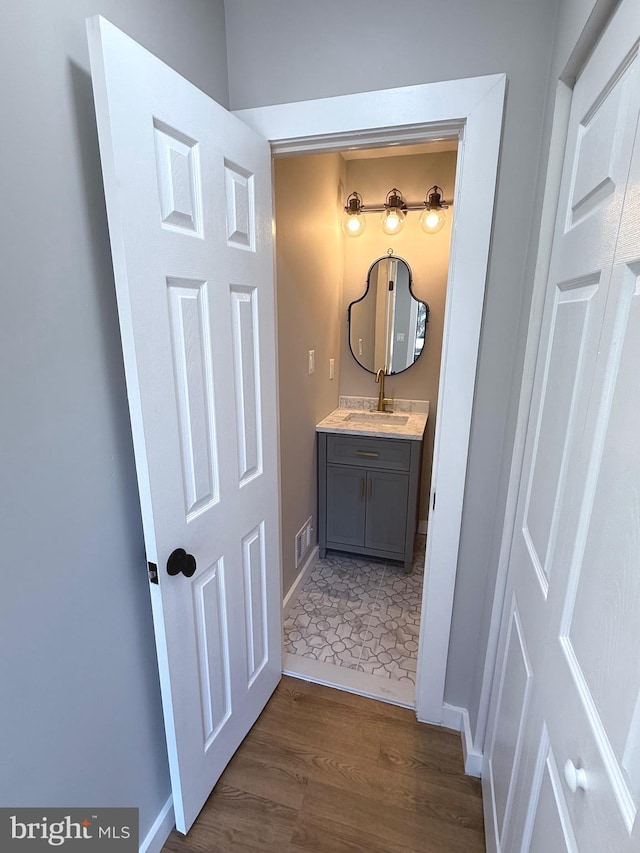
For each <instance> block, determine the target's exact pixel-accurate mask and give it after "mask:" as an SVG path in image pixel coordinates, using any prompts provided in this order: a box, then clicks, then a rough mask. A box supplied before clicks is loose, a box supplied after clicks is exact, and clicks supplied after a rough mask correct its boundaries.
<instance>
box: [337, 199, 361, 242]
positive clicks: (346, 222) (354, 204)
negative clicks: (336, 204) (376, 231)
mask: <svg viewBox="0 0 640 853" xmlns="http://www.w3.org/2000/svg"><path fill="white" fill-rule="evenodd" d="M362 211H363V206H362V196H361V195H360V194H359V193H356V192H352V193H351V195H350V196H349V197H348V198H347V203H346V205H345V208H344V216H343V217H342V230H343V231H344V233H345V234H346V235H347V237H359V236H360V235H361V234H363V233H364V231H365V229H366V227H367V220H366V219H365V218H364V214H363V212H362Z"/></svg>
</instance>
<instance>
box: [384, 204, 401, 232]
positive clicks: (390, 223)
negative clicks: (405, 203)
mask: <svg viewBox="0 0 640 853" xmlns="http://www.w3.org/2000/svg"><path fill="white" fill-rule="evenodd" d="M404 220H405V214H404V212H403V211H402V210H400V209H399V208H397V207H392V208H390V209H389V210H385V212H384V213H383V214H382V218H381V220H380V224H381V225H382V230H383V231H384V233H385V234H390V235H393V234H398V233H399V232H400V231H401V230H402V226H403V225H404Z"/></svg>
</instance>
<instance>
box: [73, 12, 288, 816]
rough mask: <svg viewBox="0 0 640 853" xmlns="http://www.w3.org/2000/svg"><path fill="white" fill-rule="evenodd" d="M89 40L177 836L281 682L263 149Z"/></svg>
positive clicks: (230, 123) (111, 34) (150, 66)
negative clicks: (152, 577) (177, 559)
mask: <svg viewBox="0 0 640 853" xmlns="http://www.w3.org/2000/svg"><path fill="white" fill-rule="evenodd" d="M89 41H90V49H91V65H92V75H93V81H94V89H95V100H96V112H97V118H98V129H99V138H100V148H101V156H102V162H103V173H104V181H105V195H106V200H107V212H108V218H109V228H110V235H111V243H112V253H113V260H114V269H115V280H116V293H117V298H118V311H119V316H120V325H121V336H122V345H123V352H124V360H125V372H126V379H127V392H128V396H129V403H130V412H131V423H132V432H133V439H134V449H135V455H136V467H137V473H138V484H139V489H140V497H141V507H142V515H143V525H144V533H145V544H146V550H147V558H148V560H149V561H150V562H152V563H155V564H157V566H158V585H157V586H156V585H151V599H152V607H153V614H154V626H155V632H156V641H157V648H158V663H159V669H160V677H161V688H162V700H163V708H164V714H165V727H166V732H167V744H168V750H169V763H170V771H171V781H172V788H173V801H174V809H175V814H176V824H177V827H178V829H180V830H181V831H183V832H185V831H187V830H188V828H189V826H190V825H191V823H192V822H193V820H194V819H195V817H196V816H197V814H198V812H199V811H200V808H201V807H202V805H203V803H204V802H205V800H206V799H207V797H208V796H209V793H210V792H211V789H212V787H213V785H214V784H215V782H216V781H217V779H218V777H219V776H220V774H221V772H222V771H223V769H224V767H225V765H226V763H227V762H228V760H229V758H230V757H231V756H232V755H233V753H234V751H235V750H236V748H237V747H238V745H239V744H240V742H241V741H242V739H243V737H244V736H245V735H246V733H247V731H248V730H249V728H250V727H251V725H252V724H253V722H254V721H255V719H256V718H257V716H258V714H259V713H260V711H261V710H262V708H263V707H264V705H265V703H266V701H267V699H268V698H269V696H270V695H271V693H272V691H273V689H274V687H275V686H276V684H277V682H278V680H279V678H280V670H281V653H280V573H279V568H280V561H279V538H278V536H279V533H278V529H279V525H278V516H277V513H278V484H277V469H276V464H277V458H278V453H277V444H276V384H275V364H276V358H275V310H274V285H273V254H272V252H273V246H272V229H271V211H272V205H271V152H270V148H269V145H268V143H267V142H266V141H265V140H264V139H261V138H260V137H259V136H257V135H256V134H255V133H254V132H253V131H251V130H249V128H247V127H246V126H245V125H244V124H243V123H242V122H240V121H239V120H238V119H236V118H234V117H233V116H231V115H230V114H229V113H228V112H227V111H226V110H224V109H223V108H222V107H221V106H220V105H219V104H216V103H215V102H214V101H212V100H211V99H210V98H208V97H207V96H205V95H204V94H203V93H202V92H200V91H199V90H198V89H196V88H195V87H194V86H192V85H191V84H190V83H188V82H187V81H186V80H184V79H183V78H181V77H180V76H179V75H178V74H176V73H175V72H174V71H172V70H171V69H170V68H168V67H167V66H166V65H163V63H161V62H160V61H159V60H157V59H156V58H155V57H153V56H152V55H151V54H149V53H148V52H147V51H145V50H144V49H143V48H141V47H140V46H139V45H137V44H136V43H135V42H133V41H132V40H131V39H129V38H128V37H127V36H125V35H124V34H123V33H121V32H120V31H118V30H117V29H116V28H115V27H113V26H112V25H111V24H109V23H108V22H106V21H104V19H101V18H95V19H92V20H91V21H89ZM179 548H181V549H184V551H186V552H187V553H188V554H190V555H192V557H193V558H194V560H195V573H193V574H190V573H189V572H188V571H187V572H186V573H183V572H179V573H178V574H177V575H175V574H171V575H170V574H168V572H167V570H166V567H167V564H168V560H169V556H170V555H171V554H172V553H173V552H174V550H175V549H179ZM188 568H189V567H188V566H187V569H188Z"/></svg>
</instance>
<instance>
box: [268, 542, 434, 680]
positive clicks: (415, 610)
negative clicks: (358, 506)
mask: <svg viewBox="0 0 640 853" xmlns="http://www.w3.org/2000/svg"><path fill="white" fill-rule="evenodd" d="M424 549H425V537H424V536H421V535H418V536H416V541H415V546H414V558H413V568H412V571H411V573H410V574H405V572H404V569H403V567H402V565H401V564H398V563H388V562H385V561H384V560H376V559H374V558H371V557H360V556H356V555H351V554H342V553H339V552H337V551H329V552H328V553H327V555H326V557H325V558H324V560H319V561H318V562H317V563H316V565H315V567H314V569H313V571H312V573H311V575H310V577H309V579H308V580H307V582H306V584H305V585H304V587H303V588H302V590H301V592H300V595H299V596H298V599H297V601H296V602H295V603H294V605H293V606H292V608H291V610H290V611H289V615H288V617H287V619H286V621H285V624H284V650H285V652H289V653H291V654H294V655H301V656H302V657H307V658H314V659H315V660H319V661H324V662H325V663H331V664H335V665H337V666H344V667H348V668H350V669H354V670H357V671H358V672H366V673H369V674H370V675H378V676H382V677H384V678H390V679H395V680H397V681H410V682H412V683H413V684H415V677H416V661H417V655H418V633H419V630H420V605H421V601H422V582H423V578H424Z"/></svg>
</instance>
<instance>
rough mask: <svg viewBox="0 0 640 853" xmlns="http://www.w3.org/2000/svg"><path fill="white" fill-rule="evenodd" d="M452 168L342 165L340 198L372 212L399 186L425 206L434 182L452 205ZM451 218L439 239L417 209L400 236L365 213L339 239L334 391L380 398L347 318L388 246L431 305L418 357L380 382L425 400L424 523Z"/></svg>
mask: <svg viewBox="0 0 640 853" xmlns="http://www.w3.org/2000/svg"><path fill="white" fill-rule="evenodd" d="M455 169H456V152H455V151H444V152H439V153H434V154H411V155H408V156H393V157H376V158H372V159H357V160H348V161H347V169H346V194H345V195H348V194H349V193H350V192H353V191H354V190H357V191H358V192H359V193H360V195H361V196H362V199H363V202H364V204H365V206H366V205H370V206H372V207H378V206H380V205H381V204H382V203H383V202H384V200H385V198H386V195H387V193H388V192H389V190H390V189H392V188H393V187H397V188H398V189H399V190H401V191H402V194H403V195H404V198H405V200H406V201H407V203H409V204H411V203H414V202H421V201H423V200H424V198H425V195H426V191H427V190H428V189H429V188H430V187H431V186H433V185H434V184H437V185H438V186H440V187H442V189H443V190H444V199H445V200H450V199H451V198H452V196H453V188H454V181H455ZM343 203H344V202H343ZM452 215H454V211H453V209H452V208H450V209H449V210H448V211H447V222H446V224H445V226H444V228H443V229H442V231H440V232H439V233H438V234H425V233H424V232H423V231H422V229H421V228H420V225H419V218H420V213H419V211H409V212H408V213H407V218H406V221H405V224H404V227H403V229H402V231H401V232H400V234H398V235H397V236H395V237H389V236H388V235H387V234H385V233H384V231H383V230H382V228H381V227H380V214H379V213H369V214H366V216H367V228H366V231H365V232H364V234H362V235H361V236H360V237H355V238H345V240H344V287H343V297H342V312H341V315H340V316H341V318H342V322H341V343H340V352H341V370H340V394H343V395H346V396H368V397H372V396H375V395H376V394H377V393H378V386H377V385H376V384H375V377H374V376H373V374H371V373H368V372H367V371H366V370H364V369H363V368H362V367H360V366H359V365H358V364H357V363H356V362H355V360H354V358H353V356H352V355H351V352H350V350H349V338H348V329H347V319H346V317H347V308H348V305H349V303H350V302H352V301H353V300H355V299H358V298H359V297H360V296H362V294H363V293H364V290H365V287H366V277H367V271H368V269H369V267H370V266H371V264H372V263H373V262H374V261H375V260H376V259H377V258H380V257H382V256H383V255H386V254H387V251H388V250H389V249H393V253H394V255H398V256H400V257H402V258H404V259H405V260H406V261H407V263H408V264H409V267H410V268H411V275H412V288H413V292H414V294H415V296H416V297H417V298H418V299H423V300H424V301H425V302H427V303H428V305H429V309H430V313H429V323H428V326H427V339H426V343H425V348H424V350H423V353H422V355H421V356H420V358H419V359H418V361H417V362H416V363H415V364H414V365H413V366H412V367H410V368H409V369H408V370H407V371H406V372H403V373H400V374H397V375H394V376H389V377H387V380H386V383H385V393H386V396H387V397H396V398H402V399H412V400H429V402H430V413H429V421H428V423H427V430H426V437H425V446H424V454H423V463H422V466H423V470H422V482H421V487H420V512H419V518H420V519H422V520H425V519H426V518H427V516H428V510H429V487H430V480H431V465H432V460H433V442H434V435H435V424H436V417H437V413H438V379H439V373H440V352H441V349H442V330H443V325H444V309H445V297H446V285H447V271H448V266H449V246H450V242H451V221H452Z"/></svg>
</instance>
